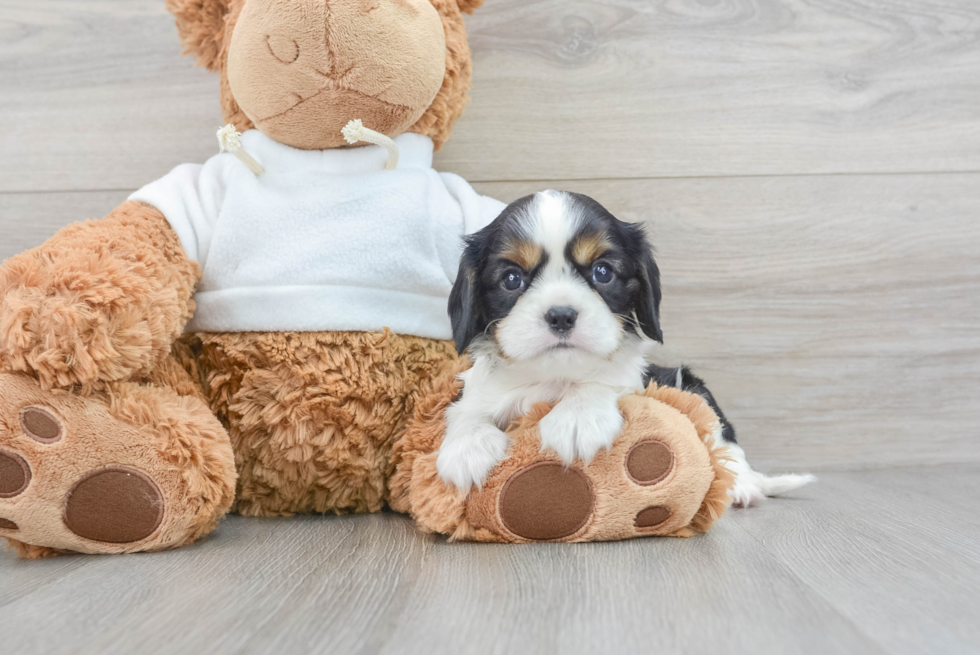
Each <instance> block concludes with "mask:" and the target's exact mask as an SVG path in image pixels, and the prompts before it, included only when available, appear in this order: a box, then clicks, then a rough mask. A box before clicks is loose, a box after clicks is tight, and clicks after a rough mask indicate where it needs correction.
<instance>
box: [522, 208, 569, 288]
mask: <svg viewBox="0 0 980 655" xmlns="http://www.w3.org/2000/svg"><path fill="white" fill-rule="evenodd" d="M570 209H571V208H570V207H569V204H568V197H567V196H566V195H565V194H564V193H562V192H561V191H541V192H539V193H537V194H535V196H534V202H532V203H531V205H530V206H529V207H528V212H527V215H526V216H525V222H524V224H523V225H522V228H523V230H524V231H525V233H526V234H527V236H528V238H530V239H531V240H533V241H534V242H535V243H537V244H538V245H540V246H541V247H542V249H543V250H544V251H545V252H546V253H547V254H548V266H547V268H549V269H551V270H555V269H563V268H564V267H565V248H566V247H567V246H568V244H569V243H570V242H571V240H572V238H573V237H574V236H575V233H576V231H577V230H578V227H579V215H578V213H577V212H574V211H570Z"/></svg>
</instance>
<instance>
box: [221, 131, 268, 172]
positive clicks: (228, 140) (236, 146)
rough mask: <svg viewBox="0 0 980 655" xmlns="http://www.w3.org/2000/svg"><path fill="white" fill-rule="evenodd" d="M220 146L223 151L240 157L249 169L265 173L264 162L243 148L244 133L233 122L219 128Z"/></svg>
mask: <svg viewBox="0 0 980 655" xmlns="http://www.w3.org/2000/svg"><path fill="white" fill-rule="evenodd" d="M218 146H219V147H220V148H221V152H230V153H231V154H233V155H235V156H236V157H238V159H239V161H241V162H242V163H243V164H245V165H246V166H248V170H250V171H252V172H253V173H255V174H256V175H262V174H263V173H265V169H264V168H262V164H260V163H259V162H257V161H255V159H254V158H253V157H252V155H250V154H248V153H247V152H245V151H244V150H243V149H242V133H241V132H239V131H238V130H236V129H235V126H234V125H232V124H231V123H228V124H227V125H225V126H224V127H222V128H221V129H219V130H218Z"/></svg>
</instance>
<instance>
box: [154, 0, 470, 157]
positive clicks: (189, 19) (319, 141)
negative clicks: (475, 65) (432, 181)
mask: <svg viewBox="0 0 980 655" xmlns="http://www.w3.org/2000/svg"><path fill="white" fill-rule="evenodd" d="M482 2H483V0H167V9H168V10H169V11H170V12H171V13H172V14H173V15H174V16H175V17H176V19H177V29H178V31H179V33H180V37H181V41H182V42H183V45H184V51H185V52H187V53H193V54H195V55H196V56H197V58H198V63H199V64H200V65H202V66H204V67H206V68H207V69H209V70H212V71H216V72H218V73H220V75H221V108H222V112H223V114H224V119H225V122H226V123H232V124H234V125H235V127H236V128H237V129H238V130H240V131H244V130H247V129H251V128H253V127H254V128H257V129H259V130H261V131H262V132H263V133H264V134H266V135H267V136H269V137H271V138H272V139H275V140H276V141H279V142H280V143H284V144H286V145H289V146H292V147H294V148H304V149H326V148H336V147H342V146H346V142H345V141H344V138H343V136H342V135H341V129H342V128H343V127H344V125H346V124H347V122H348V121H350V120H352V119H361V120H362V121H363V123H364V125H365V127H369V128H371V129H373V130H376V131H378V132H381V133H383V134H386V135H387V136H389V137H395V136H397V135H399V134H402V133H404V132H416V133H419V134H424V135H427V136H429V137H431V138H432V140H433V141H434V142H435V146H436V148H437V149H438V148H439V147H440V146H441V145H442V143H443V142H444V141H445V140H446V139H447V138H448V137H449V134H450V132H451V130H452V125H453V123H454V122H455V121H456V119H457V118H459V116H460V114H462V112H463V107H464V106H465V105H466V102H467V95H466V94H467V92H468V91H469V88H470V77H471V71H472V66H471V62H470V52H469V47H468V46H467V43H466V31H465V28H464V25H463V17H462V12H464V11H465V12H472V11H473V9H475V8H476V7H478V6H479V5H480V4H482Z"/></svg>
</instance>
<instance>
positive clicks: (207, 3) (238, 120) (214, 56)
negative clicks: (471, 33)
mask: <svg viewBox="0 0 980 655" xmlns="http://www.w3.org/2000/svg"><path fill="white" fill-rule="evenodd" d="M325 1H326V0H325ZM430 1H431V2H432V5H433V6H434V7H435V8H436V11H438V12H439V16H440V17H441V18H442V23H443V27H444V28H445V32H446V73H445V78H444V79H443V83H442V87H441V88H440V89H439V92H438V93H437V95H436V98H435V100H433V101H432V104H431V106H430V107H429V108H428V110H426V112H425V113H424V114H423V115H422V118H420V119H419V120H418V121H417V122H416V123H415V125H414V126H412V127H411V128H409V130H408V131H410V132H416V133H419V134H425V135H427V136H429V137H431V138H432V140H433V142H435V147H436V150H438V149H439V148H441V147H442V144H443V143H445V141H446V139H448V138H449V135H450V134H451V132H452V126H453V124H454V123H455V122H456V120H457V119H458V118H459V117H460V116H461V115H462V113H463V109H464V108H465V107H466V103H467V102H468V97H467V93H468V92H469V90H470V87H471V85H472V83H471V78H472V68H473V67H472V62H471V58H470V50H469V45H468V44H467V41H466V26H465V25H464V23H463V16H462V12H461V9H462V11H465V12H472V11H473V10H474V9H476V8H477V7H479V6H480V5H481V4H482V3H483V0H459V1H458V2H457V0H430ZM243 6H244V0H167V10H168V11H170V12H171V13H172V14H173V15H174V17H175V18H176V23H177V29H178V31H179V33H180V38H181V42H182V44H183V47H184V52H185V53H190V54H195V55H197V61H198V63H199V64H200V65H201V66H204V67H206V68H207V69H208V70H211V71H216V72H218V73H220V75H221V82H220V89H221V110H222V115H223V117H224V121H225V122H226V123H232V124H233V125H235V127H236V128H237V129H238V130H239V131H245V130H248V129H251V128H252V127H254V125H253V123H252V121H251V120H250V119H249V118H248V116H246V115H245V113H244V112H243V111H242V110H241V107H239V106H238V103H237V102H236V101H235V99H234V97H233V96H232V92H231V86H230V85H229V83H228V46H229V43H230V41H231V38H230V37H231V34H232V31H233V30H234V28H235V24H236V22H237V20H238V16H239V14H240V13H241V10H242V7H243Z"/></svg>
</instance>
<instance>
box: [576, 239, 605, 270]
mask: <svg viewBox="0 0 980 655" xmlns="http://www.w3.org/2000/svg"><path fill="white" fill-rule="evenodd" d="M611 247H612V244H611V243H609V240H608V239H607V238H606V235H605V234H602V233H600V232H595V233H592V234H582V235H580V236H577V237H575V240H574V241H573V242H572V258H573V259H574V260H575V263H576V264H578V265H579V266H585V265H587V264H591V263H592V262H594V261H595V260H597V259H599V258H600V257H602V255H603V254H605V252H606V251H607V250H609V249H610V248H611Z"/></svg>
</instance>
